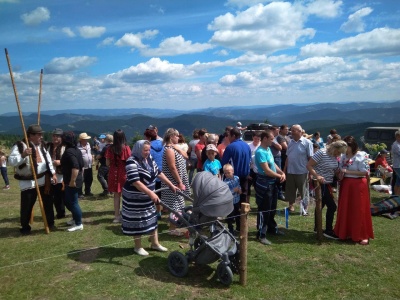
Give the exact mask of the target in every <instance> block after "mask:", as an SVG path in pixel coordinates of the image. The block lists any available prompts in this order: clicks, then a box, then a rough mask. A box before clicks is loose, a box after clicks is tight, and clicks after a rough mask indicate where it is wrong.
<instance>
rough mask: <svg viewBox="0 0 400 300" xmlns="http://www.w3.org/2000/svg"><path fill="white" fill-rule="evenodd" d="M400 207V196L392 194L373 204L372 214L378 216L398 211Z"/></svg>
mask: <svg viewBox="0 0 400 300" xmlns="http://www.w3.org/2000/svg"><path fill="white" fill-rule="evenodd" d="M399 208H400V197H399V196H397V195H392V196H390V197H389V198H386V199H384V200H382V201H379V202H376V203H373V204H371V215H373V216H377V215H381V214H383V213H387V212H391V211H396V210H398V209H399Z"/></svg>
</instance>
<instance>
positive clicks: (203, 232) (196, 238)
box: [161, 172, 239, 286]
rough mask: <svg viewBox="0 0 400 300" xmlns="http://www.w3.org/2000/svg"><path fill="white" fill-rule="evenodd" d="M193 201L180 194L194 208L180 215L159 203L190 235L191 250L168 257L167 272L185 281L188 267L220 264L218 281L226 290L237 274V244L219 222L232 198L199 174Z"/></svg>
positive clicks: (217, 182)
mask: <svg viewBox="0 0 400 300" xmlns="http://www.w3.org/2000/svg"><path fill="white" fill-rule="evenodd" d="M192 188H193V196H194V199H192V198H190V197H188V196H186V195H185V194H184V193H181V192H179V194H180V195H182V196H184V197H185V198H186V199H187V200H189V201H191V202H192V203H193V205H190V206H187V207H185V208H184V210H183V211H174V210H172V209H171V208H170V207H168V206H167V205H165V204H164V203H162V202H161V205H163V206H165V207H166V208H167V209H168V210H169V211H170V212H172V213H173V214H174V215H175V216H176V219H177V221H176V222H175V224H176V225H177V226H179V227H185V228H187V229H188V231H189V246H190V250H189V251H187V252H186V253H185V254H183V253H181V252H179V251H173V252H171V253H170V255H169V256H168V268H169V270H170V272H171V273H172V274H173V275H174V276H177V277H184V276H185V275H186V274H187V272H188V270H189V263H195V264H196V265H207V264H211V263H214V262H216V261H220V262H219V264H218V267H217V277H218V279H219V280H220V282H221V283H222V284H224V285H227V286H229V285H230V284H231V283H232V280H233V273H238V272H239V243H238V241H237V240H236V239H235V237H234V236H233V235H232V234H231V233H230V232H229V231H228V230H227V229H226V228H225V226H224V225H223V224H222V223H221V222H220V221H219V220H218V217H226V216H227V215H229V214H230V213H231V212H232V210H233V196H232V193H231V191H230V190H229V187H228V185H227V184H225V183H224V182H223V181H221V180H219V179H218V178H217V177H215V176H213V175H212V174H211V173H210V172H201V173H198V174H197V175H196V176H195V177H194V179H193V183H192Z"/></svg>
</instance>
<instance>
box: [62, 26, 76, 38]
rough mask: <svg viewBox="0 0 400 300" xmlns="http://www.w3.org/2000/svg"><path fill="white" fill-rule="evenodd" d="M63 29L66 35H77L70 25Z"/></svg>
mask: <svg viewBox="0 0 400 300" xmlns="http://www.w3.org/2000/svg"><path fill="white" fill-rule="evenodd" d="M61 31H62V32H63V33H65V35H66V36H68V37H74V36H75V33H74V32H73V31H72V30H71V28H69V27H63V28H62V29H61Z"/></svg>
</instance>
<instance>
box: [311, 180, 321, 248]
mask: <svg viewBox="0 0 400 300" xmlns="http://www.w3.org/2000/svg"><path fill="white" fill-rule="evenodd" d="M313 184H314V191H315V227H316V229H317V240H318V244H319V245H321V243H322V194H321V185H320V184H319V182H318V180H316V179H313Z"/></svg>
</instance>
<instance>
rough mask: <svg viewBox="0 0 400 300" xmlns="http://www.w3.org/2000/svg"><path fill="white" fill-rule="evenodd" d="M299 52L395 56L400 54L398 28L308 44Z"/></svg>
mask: <svg viewBox="0 0 400 300" xmlns="http://www.w3.org/2000/svg"><path fill="white" fill-rule="evenodd" d="M300 52H301V55H304V56H325V55H328V56H357V55H371V56H374V55H383V56H395V55H399V54H400V29H391V28H376V29H374V30H372V31H370V32H366V33H360V34H358V35H356V36H354V37H350V38H345V39H341V40H338V41H336V42H333V43H331V44H329V43H319V44H315V43H313V44H308V45H306V46H304V47H302V48H301V51H300Z"/></svg>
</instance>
